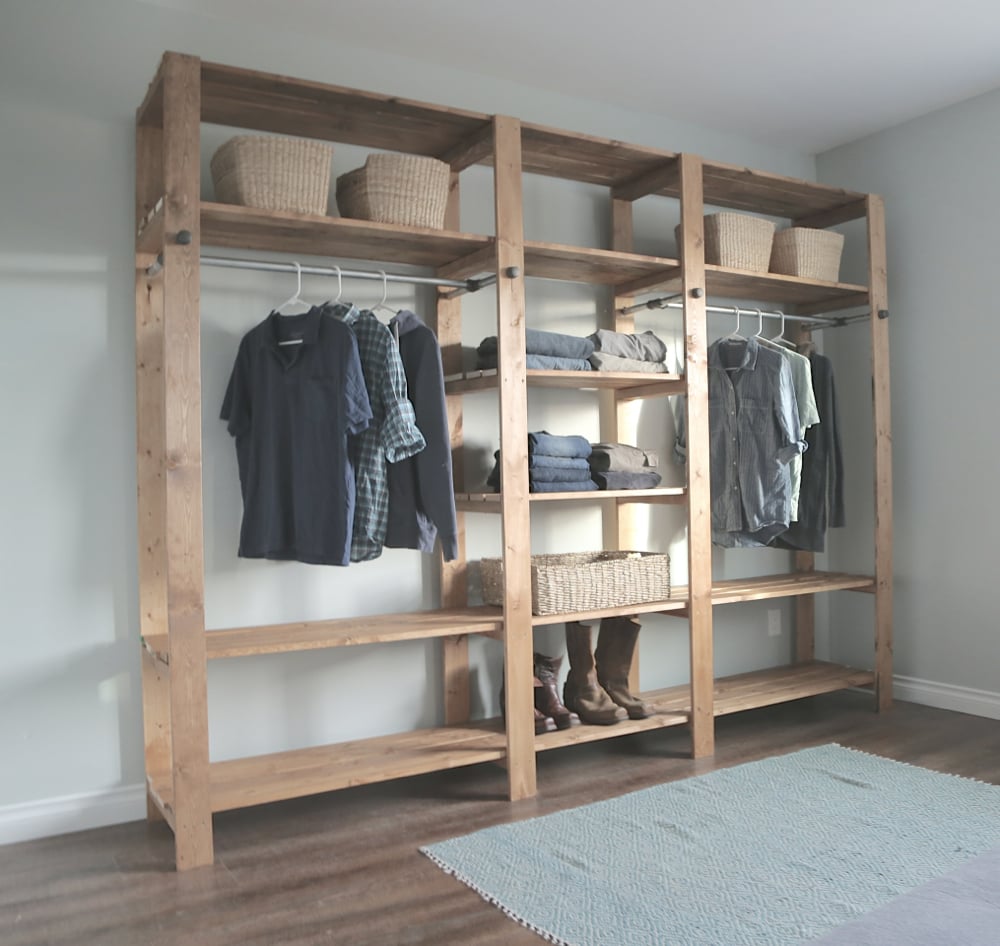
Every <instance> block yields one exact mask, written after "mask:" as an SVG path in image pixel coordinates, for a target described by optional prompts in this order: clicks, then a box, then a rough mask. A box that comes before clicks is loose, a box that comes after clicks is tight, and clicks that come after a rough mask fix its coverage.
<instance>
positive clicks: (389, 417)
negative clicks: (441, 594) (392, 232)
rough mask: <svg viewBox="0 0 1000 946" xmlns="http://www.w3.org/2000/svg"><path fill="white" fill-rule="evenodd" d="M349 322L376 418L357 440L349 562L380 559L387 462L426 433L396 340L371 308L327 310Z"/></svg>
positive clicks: (420, 442)
mask: <svg viewBox="0 0 1000 946" xmlns="http://www.w3.org/2000/svg"><path fill="white" fill-rule="evenodd" d="M327 311H328V312H329V313H330V314H331V315H332V316H333V317H334V319H337V320H340V321H341V322H343V324H345V325H347V326H348V327H349V328H350V330H351V331H352V332H353V333H354V335H355V337H356V338H357V343H358V351H359V352H360V355H361V368H362V370H363V372H364V378H365V386H366V388H367V390H368V399H369V401H370V402H371V409H372V422H371V424H370V425H369V426H368V428H367V429H366V430H365V431H363V432H362V433H361V434H359V435H358V437H357V439H356V441H355V484H356V487H357V501H356V504H355V509H354V534H353V537H352V539H351V561H352V562H365V561H369V560H370V559H373V558H378V556H379V555H381V554H382V546H383V545H384V544H385V536H386V529H387V527H388V522H389V481H388V473H387V470H386V463H396V462H398V461H399V460H405V459H406V458H407V457H412V456H413V455H414V454H415V453H419V452H420V451H421V450H423V449H424V446H425V441H424V436H423V434H422V433H421V432H420V430H419V429H418V428H417V424H416V418H415V417H414V413H413V405H412V404H411V403H410V402H409V400H408V399H407V396H406V375H405V373H404V371H403V363H402V362H401V361H400V358H399V348H398V347H397V346H396V340H395V339H394V338H393V337H392V332H390V331H389V329H388V328H386V327H385V326H384V325H383V324H382V323H381V322H380V321H379V320H378V318H377V317H376V316H375V314H374V313H373V312H370V311H368V310H367V309H366V310H365V311H363V312H359V311H358V310H357V309H356V308H355V307H354V306H352V305H344V304H336V305H331V306H329V307H328V308H327Z"/></svg>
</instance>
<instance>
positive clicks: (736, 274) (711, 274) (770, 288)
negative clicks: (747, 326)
mask: <svg viewBox="0 0 1000 946" xmlns="http://www.w3.org/2000/svg"><path fill="white" fill-rule="evenodd" d="M705 281H706V284H707V285H706V291H707V293H708V294H709V295H710V296H721V297H723V298H727V299H754V300H759V301H760V302H777V303H780V304H783V305H791V306H795V311H796V312H798V313H800V314H803V315H821V314H822V313H824V312H836V311H838V310H840V309H850V308H854V307H855V306H865V305H868V289H867V287H865V286H855V285H851V284H849V283H834V282H818V281H816V280H813V279H803V278H802V277H801V276H782V275H779V274H777V273H750V272H744V271H741V270H738V269H727V268H726V267H723V266H711V265H708V264H706V266H705Z"/></svg>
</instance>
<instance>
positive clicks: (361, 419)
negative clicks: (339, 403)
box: [342, 326, 372, 434]
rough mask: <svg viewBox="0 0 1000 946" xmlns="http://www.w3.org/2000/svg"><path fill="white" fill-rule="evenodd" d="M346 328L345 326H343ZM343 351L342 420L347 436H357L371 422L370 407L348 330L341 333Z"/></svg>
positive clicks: (357, 355) (358, 360)
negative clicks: (344, 354) (344, 423)
mask: <svg viewBox="0 0 1000 946" xmlns="http://www.w3.org/2000/svg"><path fill="white" fill-rule="evenodd" d="M345 327H346V326H345ZM343 335H344V341H343V342H342V344H343V345H344V350H345V353H346V357H345V364H344V420H345V422H346V428H347V432H348V433H349V434H359V433H361V431H362V430H366V429H367V428H368V425H369V424H370V423H371V421H372V405H371V402H370V401H369V400H368V389H367V388H366V387H365V375H364V372H363V371H362V370H361V356H360V355H359V354H358V341H357V339H356V338H355V337H354V333H353V332H351V331H350V330H348V331H345V332H344V333H343Z"/></svg>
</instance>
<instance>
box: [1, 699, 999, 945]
mask: <svg viewBox="0 0 1000 946" xmlns="http://www.w3.org/2000/svg"><path fill="white" fill-rule="evenodd" d="M717 733H718V738H717V751H716V754H715V756H714V758H712V759H707V760H700V761H697V762H695V761H692V760H690V759H689V758H687V751H688V745H687V735H686V732H685V731H684V730H683V729H667V730H661V731H658V732H650V733H642V734H637V735H633V736H627V737H623V738H621V739H611V740H607V741H605V742H602V743H596V744H590V745H584V746H577V747H573V748H566V749H560V750H558V751H555V752H546V753H543V754H542V755H541V756H540V757H539V766H538V768H539V773H538V774H539V788H540V791H539V794H538V796H537V797H536V798H534V799H530V800H527V801H524V802H520V803H518V804H513V805H512V804H510V803H509V802H507V801H506V800H505V798H504V791H505V787H506V779H505V774H504V772H503V770H502V769H501V768H499V767H498V766H495V765H480V766H473V767H471V768H467V769H460V770H457V771H453V772H448V773H440V774H435V775H429V776H421V777H418V778H411V779H405V780H400V781H397V782H392V783H387V784H384V785H375V786H365V787H362V788H356V789H349V790H345V791H341V792H336V793H331V794H328V795H322V796H316V797H312V798H306V799H301V800H297V801H290V802H282V803H278V804H272V805H266V806H261V807H259V808H254V809H246V810H242V811H236V812H229V813H226V814H222V815H218V816H216V818H215V841H216V863H215V866H214V867H211V868H204V869H201V870H196V871H189V872H187V873H184V874H178V873H176V872H175V871H174V869H173V841H172V835H171V833H170V831H169V829H168V828H167V827H166V826H165V825H162V824H154V825H147V824H145V823H144V822H133V823H131V824H124V825H117V826H115V827H111V828H101V829H97V830H93V831H84V832H79V833H77V834H71V835H63V836H61V837H56V838H46V839H43V840H39V841H31V842H27V843H24V844H14V845H8V846H6V847H0V943H2V944H3V946H41V944H46V946H56V944H58V946H63V944H65V946H181V944H183V946H271V944H297V946H306V944H313V943H317V944H318V943H325V944H330V943H333V944H338V946H339V944H344V946H347V944H350V946H404V944H435V946H440V944H484V946H501V944H502V946H521V944H523V946H538V944H540V943H541V942H542V940H541V939H540V938H539V937H537V936H536V935H535V934H533V933H531V932H529V931H528V930H525V929H523V928H522V927H520V926H518V925H517V924H516V923H515V922H513V921H512V920H509V919H507V918H506V917H505V916H504V915H503V914H502V913H501V912H500V911H499V910H497V909H496V908H495V907H492V906H490V905H488V904H486V903H484V902H483V901H482V900H481V899H480V898H479V897H478V896H477V895H476V894H475V893H473V892H472V891H471V890H469V889H467V888H466V887H465V886H464V885H463V884H461V883H459V882H458V881H457V880H454V879H453V878H451V877H449V876H447V875H446V874H445V873H444V872H443V871H441V870H439V869H438V868H437V867H435V866H434V865H433V864H432V863H431V862H430V861H429V860H428V859H427V858H425V857H424V856H423V855H421V854H420V853H419V852H418V848H419V847H420V846H421V845H422V844H426V843H430V842H433V841H439V840H442V839H445V838H449V837H453V836H455V835H458V834H465V833H468V832H470V831H475V830H477V829H479V828H483V827H487V826H489V825H494V824H498V823H502V822H507V821H514V820H519V819H522V818H530V817H533V816H535V815H541V814H546V813H548V812H552V811H556V810H559V809H562V808H568V807H573V806H576V805H583V804H587V803H588V802H593V801H599V800H601V799H604V798H609V797H613V796H615V795H619V794H622V793H624V792H628V791H634V790H636V789H640V788H645V787H647V786H650V785H654V784H656V783H658V782H664V781H670V780H673V779H679V778H685V777H687V776H691V775H697V774H699V773H702V772H706V771H709V770H711V769H713V768H717V767H723V766H729V765H734V764H737V763H740V762H746V761H750V760H753V759H758V758H761V757H765V756H770V755H776V754H779V753H782V752H787V751H791V750H794V749H799V748H804V747H806V746H812V745H818V744H822V743H827V742H839V743H841V744H843V745H846V746H852V747H855V748H858V749H863V750H865V751H868V752H873V753H876V754H879V755H884V756H888V757H891V758H894V759H899V760H901V761H906V762H912V763H914V764H917V765H922V766H925V767H927V768H931V769H936V770H938V771H942V772H953V773H956V774H960V775H965V776H970V777H974V778H978V779H982V780H984V781H988V782H994V783H997V784H1000V722H997V721H994V720H988V719H981V718H978V717H974V716H965V715H962V714H959V713H950V712H945V711H942V710H935V709H930V708H928V707H922V706H917V705H914V704H908V703H897V704H896V707H895V708H894V709H893V710H892V712H890V713H886V714H883V715H877V714H876V713H874V712H873V710H872V699H871V697H870V696H868V695H866V694H861V693H837V694H831V695H829V696H823V697H815V698H812V699H809V700H801V701H799V702H796V703H791V704H785V705H783V706H777V707H772V708H770V709H764V710H753V711H751V712H747V713H742V714H738V715H735V716H731V717H726V718H723V719H721V720H719V723H718V729H717Z"/></svg>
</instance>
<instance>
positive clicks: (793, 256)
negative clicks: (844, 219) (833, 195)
mask: <svg viewBox="0 0 1000 946" xmlns="http://www.w3.org/2000/svg"><path fill="white" fill-rule="evenodd" d="M843 251H844V234H843V233H837V232H836V231H834V230H815V229H813V228H811V227H789V228H788V229H787V230H779V231H778V232H777V233H776V234H775V235H774V246H773V248H772V250H771V272H772V273H782V274H784V275H786V276H802V277H804V278H806V279H816V280H821V281H822V282H839V281H840V257H841V254H842V253H843Z"/></svg>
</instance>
